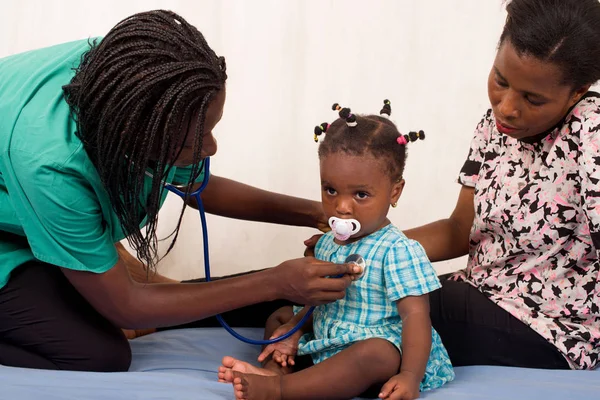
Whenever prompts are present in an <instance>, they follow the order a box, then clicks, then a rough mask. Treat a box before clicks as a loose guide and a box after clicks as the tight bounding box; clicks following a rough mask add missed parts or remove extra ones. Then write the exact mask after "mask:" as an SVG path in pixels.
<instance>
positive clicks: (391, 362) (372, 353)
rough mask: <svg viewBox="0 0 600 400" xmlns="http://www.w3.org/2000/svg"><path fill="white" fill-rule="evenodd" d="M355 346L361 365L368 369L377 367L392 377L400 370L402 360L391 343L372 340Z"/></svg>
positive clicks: (376, 339)
mask: <svg viewBox="0 0 600 400" xmlns="http://www.w3.org/2000/svg"><path fill="white" fill-rule="evenodd" d="M354 346H355V347H356V351H357V357H358V361H359V363H360V364H361V365H364V366H365V367H367V368H373V366H377V368H381V369H382V370H385V371H389V372H390V374H391V375H393V374H396V373H397V372H398V371H399V370H400V362H401V360H402V358H401V356H400V352H399V351H398V348H397V347H396V346H395V345H393V344H392V343H391V342H389V341H387V340H385V339H381V338H372V339H367V340H363V341H361V342H358V343H356V344H354ZM391 375H390V376H391Z"/></svg>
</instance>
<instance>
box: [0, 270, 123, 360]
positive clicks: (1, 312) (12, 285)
mask: <svg viewBox="0 0 600 400" xmlns="http://www.w3.org/2000/svg"><path fill="white" fill-rule="evenodd" d="M130 362H131V350H130V348H129V342H128V341H127V339H126V338H125V336H124V335H123V332H122V331H121V330H120V329H118V328H117V327H116V326H114V325H113V324H112V323H110V322H109V321H108V320H107V319H105V318H104V317H103V316H102V315H100V314H99V313H98V312H97V311H96V310H95V309H94V308H93V307H92V306H91V305H90V304H89V303H88V302H87V301H86V300H85V299H84V298H83V297H82V296H81V295H80V294H79V293H78V292H77V290H75V288H74V287H73V286H72V285H71V284H70V283H69V281H68V280H67V278H65V276H64V275H63V273H62V272H61V270H60V268H59V267H57V266H54V265H50V264H45V263H42V262H30V263H27V264H24V265H21V266H20V267H19V268H17V269H16V270H14V271H13V273H12V274H11V277H10V279H9V281H8V283H7V285H6V286H4V287H3V288H2V289H0V364H2V365H7V366H13V367H24V368H37V369H63V370H76V371H98V372H105V371H106V372H114V371H127V370H128V369H129V364H130Z"/></svg>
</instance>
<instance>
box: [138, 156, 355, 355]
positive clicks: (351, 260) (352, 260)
mask: <svg viewBox="0 0 600 400" xmlns="http://www.w3.org/2000/svg"><path fill="white" fill-rule="evenodd" d="M200 171H204V177H203V178H202V183H201V184H200V187H199V188H198V189H196V190H195V191H193V192H191V193H190V194H189V195H187V194H186V193H185V192H184V191H182V190H181V189H183V187H182V186H179V187H177V186H175V185H173V184H170V183H166V182H165V184H164V185H165V189H167V190H168V191H170V192H171V193H174V194H176V195H177V196H179V197H181V199H182V200H184V201H185V199H186V197H188V196H192V197H193V198H194V199H196V204H198V214H200V223H201V224H202V242H203V245H204V273H205V277H206V282H210V280H211V278H210V256H209V252H208V229H207V224H206V212H205V211H204V203H202V197H201V196H200V195H201V194H202V192H203V191H204V189H205V188H206V185H207V184H208V179H209V177H210V157H207V158H205V159H204V160H202V166H201V168H200ZM146 175H148V176H150V177H152V174H150V173H149V172H147V173H146ZM345 262H346V263H356V264H358V265H360V266H361V267H363V270H364V266H365V261H364V259H363V258H362V257H361V256H360V255H358V254H352V255H350V256H348V258H347V259H346V261H345ZM337 277H341V275H340V276H336V278H337ZM314 310H315V307H314V306H312V307H310V308H309V310H308V312H307V313H306V314H305V315H304V317H302V319H301V320H300V321H299V322H298V324H297V325H296V326H295V327H294V328H292V329H291V330H290V331H289V332H287V333H285V334H284V335H281V336H279V337H276V338H273V339H265V340H257V339H250V338H247V337H244V336H242V335H240V334H239V333H237V332H236V331H234V330H233V329H232V328H231V327H230V326H229V325H228V324H227V322H225V320H224V319H223V317H221V315H220V314H217V315H215V318H217V321H219V323H220V324H221V326H222V327H223V328H224V329H225V330H226V331H227V332H229V333H230V334H231V335H232V336H233V337H235V338H236V339H238V340H241V341H242V342H245V343H249V344H254V345H267V344H272V343H277V342H280V341H282V340H285V339H287V338H289V337H290V336H292V335H293V334H294V333H296V332H297V331H298V330H299V329H300V328H301V327H302V326H303V325H304V324H305V323H306V321H307V320H308V319H309V318H310V316H311V315H312V313H313V312H314Z"/></svg>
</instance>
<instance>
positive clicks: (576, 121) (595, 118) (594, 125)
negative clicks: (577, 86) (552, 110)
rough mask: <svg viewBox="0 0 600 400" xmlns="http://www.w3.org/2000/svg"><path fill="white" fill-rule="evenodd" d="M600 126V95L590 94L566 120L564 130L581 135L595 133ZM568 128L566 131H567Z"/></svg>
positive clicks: (574, 108) (575, 107)
mask: <svg viewBox="0 0 600 400" xmlns="http://www.w3.org/2000/svg"><path fill="white" fill-rule="evenodd" d="M599 126H600V94H599V93H596V92H588V93H587V94H586V95H585V96H583V97H582V98H581V100H579V102H578V103H577V104H576V105H575V106H574V107H573V109H572V110H571V111H570V112H569V114H568V115H567V117H566V118H565V121H564V125H563V129H561V131H563V132H564V131H565V130H566V131H568V133H580V135H585V134H590V133H595V132H597V131H598V130H599ZM565 128H566V129H565Z"/></svg>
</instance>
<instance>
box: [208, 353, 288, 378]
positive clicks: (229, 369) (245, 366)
mask: <svg viewBox="0 0 600 400" xmlns="http://www.w3.org/2000/svg"><path fill="white" fill-rule="evenodd" d="M221 364H222V365H221V366H220V367H219V373H218V376H219V382H223V383H232V382H233V372H240V373H242V374H252V375H261V376H276V375H279V374H278V373H276V372H273V371H269V370H268V369H264V368H259V367H255V366H254V365H252V364H249V363H247V362H245V361H240V360H238V359H235V358H233V357H229V356H225V357H223V360H222V361H221Z"/></svg>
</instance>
